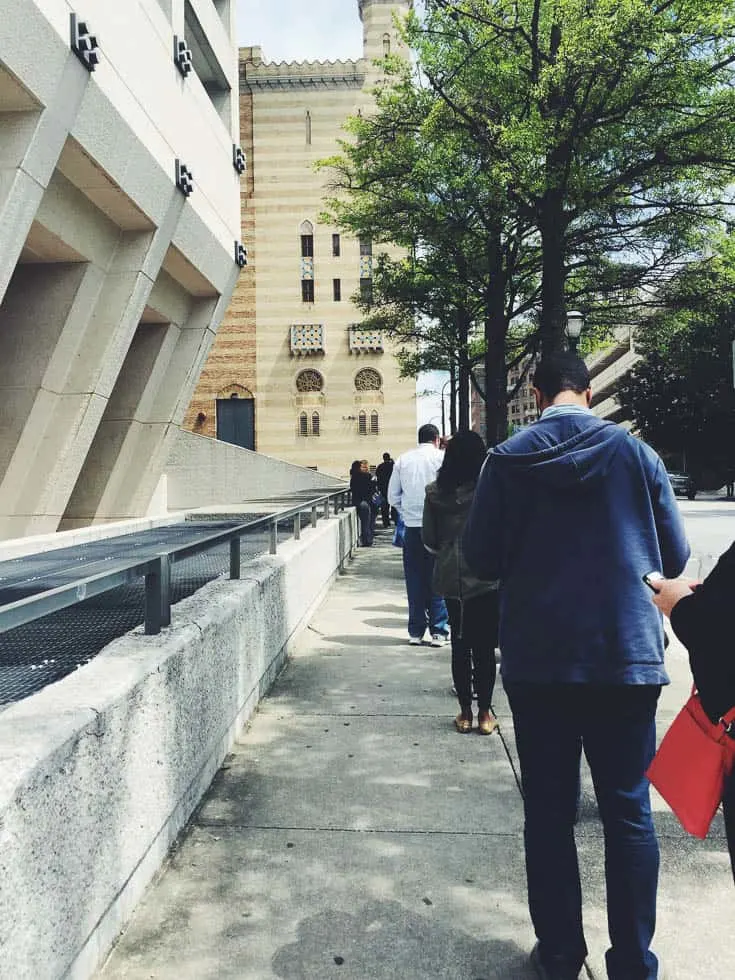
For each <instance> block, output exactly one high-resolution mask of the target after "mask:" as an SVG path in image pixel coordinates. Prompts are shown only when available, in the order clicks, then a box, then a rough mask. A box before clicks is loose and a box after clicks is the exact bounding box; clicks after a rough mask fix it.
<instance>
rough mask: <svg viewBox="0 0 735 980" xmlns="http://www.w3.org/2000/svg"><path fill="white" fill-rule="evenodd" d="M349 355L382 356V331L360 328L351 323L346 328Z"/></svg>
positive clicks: (357, 324) (356, 324)
mask: <svg viewBox="0 0 735 980" xmlns="http://www.w3.org/2000/svg"><path fill="white" fill-rule="evenodd" d="M348 342H349V346H350V354H382V353H383V331H382V330H371V329H369V328H366V327H362V326H361V325H360V324H359V323H352V324H350V326H349V328H348Z"/></svg>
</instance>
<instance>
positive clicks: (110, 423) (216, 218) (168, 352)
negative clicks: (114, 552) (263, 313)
mask: <svg viewBox="0 0 735 980" xmlns="http://www.w3.org/2000/svg"><path fill="white" fill-rule="evenodd" d="M234 17H235V13H234V3H231V2H230V0H136V2H130V0H127V2H120V0H95V2H87V3H86V4H84V5H80V6H79V7H76V4H75V3H69V2H67V0H12V2H9V3H5V4H3V9H2V19H3V23H2V45H1V46H0V414H1V416H2V428H1V429H0V537H2V538H7V537H12V536H19V535H25V534H30V533H34V532H48V531H55V530H57V529H59V528H67V527H73V526H78V525H85V524H90V523H94V522H100V521H109V520H114V519H119V518H125V517H130V516H137V515H140V514H145V513H146V510H147V508H148V506H149V503H150V501H151V498H152V496H153V494H154V491H155V489H156V487H157V485H158V483H159V480H160V478H161V474H162V472H163V468H164V465H165V463H166V459H167V457H168V453H169V449H170V446H171V442H172V440H173V438H174V437H175V435H176V432H177V430H178V425H179V423H180V422H181V421H182V418H183V414H184V411H185V409H186V406H187V405H188V403H189V400H190V398H191V393H192V390H193V388H194V385H195V383H196V379H197V377H198V374H199V371H200V368H201V364H202V361H203V358H204V357H205V355H206V352H207V350H208V347H209V345H210V343H211V340H212V338H213V336H214V332H215V331H216V329H217V325H218V323H219V320H220V317H221V316H222V314H223V312H224V309H225V308H226V306H227V304H228V302H229V299H230V295H231V292H232V289H233V287H234V284H235V281H236V279H237V277H238V273H239V268H238V265H237V264H236V261H235V241H236V239H239V237H240V222H239V181H238V173H237V171H236V169H235V167H234V165H233V162H234V160H235V153H236V149H235V148H236V145H237V144H238V142H239V137H238V114H237V50H236V46H235V43H234V35H235V20H234Z"/></svg>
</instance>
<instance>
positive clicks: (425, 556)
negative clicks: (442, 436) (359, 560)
mask: <svg viewBox="0 0 735 980" xmlns="http://www.w3.org/2000/svg"><path fill="white" fill-rule="evenodd" d="M418 441H419V444H418V447H417V448H416V449H411V450H410V451H409V452H407V453H403V454H402V455H401V456H399V457H398V459H397V460H396V464H395V466H394V467H393V473H392V474H391V478H390V483H389V484H388V503H389V504H390V505H391V507H395V509H396V510H397V511H398V513H399V514H400V516H401V518H402V520H403V523H404V524H405V527H406V533H405V537H404V539H403V574H404V576H405V579H406V594H407V595H408V642H409V643H410V644H411V645H412V646H420V645H421V643H422V642H423V637H424V633H425V632H426V630H427V628H428V630H429V636H430V641H429V642H430V644H431V646H434V647H439V646H442V645H443V644H444V643H446V642H447V639H448V636H449V630H448V628H447V622H448V616H447V607H446V605H445V604H444V599H442V597H441V596H438V595H435V594H434V592H433V590H432V587H431V580H432V576H433V573H434V556H433V555H432V554H430V553H429V552H428V551H427V550H426V548H424V544H423V541H422V540H421V525H422V522H423V516H424V497H425V496H426V487H427V485H428V484H429V483H433V482H434V480H435V479H436V474H437V473H438V472H439V467H440V466H441V464H442V461H443V459H444V453H442V452H441V450H440V449H439V430H438V429H437V427H436V426H435V425H431V424H430V423H429V424H427V425H422V426H421V428H420V429H419V432H418Z"/></svg>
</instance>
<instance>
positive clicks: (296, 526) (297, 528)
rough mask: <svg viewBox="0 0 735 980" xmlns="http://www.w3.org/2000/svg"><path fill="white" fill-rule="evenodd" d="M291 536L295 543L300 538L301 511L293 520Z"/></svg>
mask: <svg viewBox="0 0 735 980" xmlns="http://www.w3.org/2000/svg"><path fill="white" fill-rule="evenodd" d="M293 536H294V539H295V540H296V541H299V540H300V538H301V511H299V513H298V514H296V515H295V516H294V519H293Z"/></svg>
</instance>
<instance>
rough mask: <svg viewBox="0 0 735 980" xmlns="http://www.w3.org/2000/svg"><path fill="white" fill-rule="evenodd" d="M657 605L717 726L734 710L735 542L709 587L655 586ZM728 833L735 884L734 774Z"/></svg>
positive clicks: (674, 582) (726, 807) (675, 582)
mask: <svg viewBox="0 0 735 980" xmlns="http://www.w3.org/2000/svg"><path fill="white" fill-rule="evenodd" d="M651 587H652V588H653V589H654V590H655V591H656V593H657V594H656V595H655V596H654V597H653V602H654V605H656V606H657V607H658V608H659V609H660V610H661V612H662V613H664V615H665V616H668V617H669V619H670V621H671V628H672V629H673V631H674V633H676V635H677V636H678V637H679V639H680V640H681V642H682V643H683V644H684V646H685V647H686V648H687V650H688V652H689V664H690V666H691V668H692V675H693V677H694V683H695V684H696V686H697V691H698V692H699V697H700V700H701V702H702V707H703V708H704V710H705V711H706V713H707V714H708V715H709V718H710V720H711V721H713V722H717V721H718V720H719V719H720V718H722V717H723V715H726V714H727V712H728V711H730V709H731V708H732V707H733V705H735V651H733V648H732V641H731V639H730V637H731V636H732V612H733V605H735V543H733V544H731V545H730V547H729V548H728V550H727V551H726V552H725V553H724V554H723V555H722V556H721V557H720V560H719V561H718V562H717V565H716V566H715V567H714V568H713V570H712V571H711V572H710V574H709V575H708V576H707V578H706V579H705V580H704V582H701V583H698V582H693V581H690V580H689V579H683V578H678V579H662V580H660V581H658V582H656V581H652V582H651ZM732 737H733V738H735V733H733V734H732ZM722 809H723V812H724V815H725V834H726V836H727V847H728V850H729V852H730V863H731V866H732V873H733V879H734V880H735V773H733V775H732V776H731V777H730V779H729V781H728V784H727V786H726V787H725V795H724V797H723V799H722Z"/></svg>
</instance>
